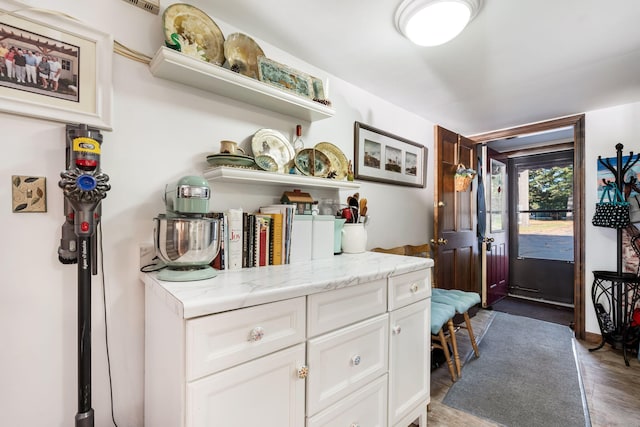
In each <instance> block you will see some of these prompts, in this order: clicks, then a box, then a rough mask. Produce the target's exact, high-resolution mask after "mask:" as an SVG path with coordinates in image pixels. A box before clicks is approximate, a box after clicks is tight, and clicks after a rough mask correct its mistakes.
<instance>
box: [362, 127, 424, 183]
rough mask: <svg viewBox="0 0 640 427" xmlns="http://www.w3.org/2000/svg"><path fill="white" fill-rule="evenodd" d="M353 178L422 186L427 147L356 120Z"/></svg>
mask: <svg viewBox="0 0 640 427" xmlns="http://www.w3.org/2000/svg"><path fill="white" fill-rule="evenodd" d="M354 134H355V138H354V139H355V141H354V159H355V171H354V172H355V178H356V179H362V180H367V181H376V182H385V183H389V184H396V185H405V186H410V187H423V188H424V187H425V186H426V176H427V171H426V169H427V149H426V148H425V147H424V146H422V145H420V144H417V143H415V142H413V141H409V140H408V139H405V138H401V137H399V136H396V135H393V134H391V133H389V132H385V131H383V130H380V129H376V128H374V127H372V126H368V125H365V124H364V123H360V122H355V132H354Z"/></svg>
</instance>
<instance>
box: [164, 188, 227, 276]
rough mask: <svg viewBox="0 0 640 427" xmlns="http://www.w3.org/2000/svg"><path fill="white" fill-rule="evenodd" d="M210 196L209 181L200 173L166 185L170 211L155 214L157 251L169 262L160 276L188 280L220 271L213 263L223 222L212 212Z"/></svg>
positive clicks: (168, 209)
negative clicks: (211, 213)
mask: <svg viewBox="0 0 640 427" xmlns="http://www.w3.org/2000/svg"><path fill="white" fill-rule="evenodd" d="M209 198H210V188H209V184H208V183H207V181H206V180H205V179H204V178H202V177H199V176H185V177H183V178H181V179H180V180H179V181H178V182H176V183H173V184H169V185H167V186H166V188H165V194H164V201H165V205H166V209H167V213H166V214H160V215H158V216H157V217H156V218H154V235H153V240H154V246H155V249H156V255H157V256H158V258H160V260H161V261H162V262H163V263H164V264H165V265H166V268H164V269H162V270H160V271H159V272H158V279H160V280H165V281H169V282H184V281H191V280H202V279H208V278H211V277H214V276H215V275H216V271H215V270H214V269H213V268H211V266H210V265H209V264H210V263H211V261H213V259H214V258H215V257H216V255H217V254H218V250H219V249H220V240H221V239H220V222H219V220H218V218H213V217H211V216H209V214H208V212H209Z"/></svg>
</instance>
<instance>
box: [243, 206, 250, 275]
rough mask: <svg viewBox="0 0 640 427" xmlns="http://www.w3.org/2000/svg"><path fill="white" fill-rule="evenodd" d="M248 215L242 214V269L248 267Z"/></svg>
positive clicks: (246, 213)
mask: <svg viewBox="0 0 640 427" xmlns="http://www.w3.org/2000/svg"><path fill="white" fill-rule="evenodd" d="M249 229H250V227H249V213H248V212H243V213H242V267H243V268H248V267H249Z"/></svg>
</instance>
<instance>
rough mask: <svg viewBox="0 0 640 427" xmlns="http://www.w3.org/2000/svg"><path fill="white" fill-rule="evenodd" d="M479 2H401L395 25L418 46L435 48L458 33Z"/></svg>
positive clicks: (442, 0)
mask: <svg viewBox="0 0 640 427" xmlns="http://www.w3.org/2000/svg"><path fill="white" fill-rule="evenodd" d="M480 6H482V0H404V1H403V2H402V3H401V4H400V6H399V7H398V10H397V11H396V26H397V27H398V30H399V31H400V32H401V33H402V34H403V35H404V36H405V37H406V38H408V39H409V40H411V41H412V42H414V43H415V44H418V45H420V46H438V45H441V44H443V43H446V42H448V41H449V40H451V39H453V38H454V37H455V36H457V35H458V34H460V32H462V30H464V27H466V26H467V24H468V23H469V22H471V20H472V19H473V18H474V17H475V16H476V14H477V13H478V10H479V9H480Z"/></svg>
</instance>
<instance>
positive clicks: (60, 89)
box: [0, 0, 113, 130]
mask: <svg viewBox="0 0 640 427" xmlns="http://www.w3.org/2000/svg"><path fill="white" fill-rule="evenodd" d="M112 56H113V39H112V37H111V36H110V35H108V34H105V33H101V32H99V31H96V30H95V29H94V28H92V27H89V26H88V25H84V24H81V23H79V22H78V21H75V20H72V19H70V18H66V17H64V16H60V15H56V14H51V13H45V12H43V11H39V10H38V9H30V8H25V7H24V4H21V3H18V2H15V1H13V0H0V111H3V112H7V113H12V114H19V115H23V116H29V117H36V118H42V119H49V120H53V121H60V122H65V123H84V124H87V125H90V126H93V127H96V128H100V129H105V130H111V116H112V111H111V97H112V95H111V93H112V88H111V62H112Z"/></svg>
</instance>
